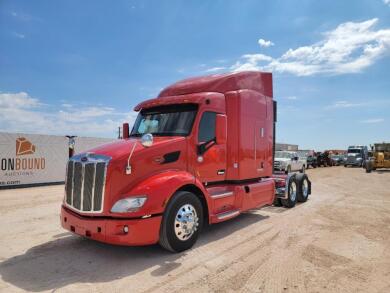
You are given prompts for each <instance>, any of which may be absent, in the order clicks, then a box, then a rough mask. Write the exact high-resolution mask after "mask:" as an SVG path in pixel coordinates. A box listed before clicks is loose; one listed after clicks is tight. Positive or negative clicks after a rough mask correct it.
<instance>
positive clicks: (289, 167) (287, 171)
mask: <svg viewBox="0 0 390 293" xmlns="http://www.w3.org/2000/svg"><path fill="white" fill-rule="evenodd" d="M284 173H286V174H288V173H291V166H290V165H288V166H287V169H286V171H284Z"/></svg>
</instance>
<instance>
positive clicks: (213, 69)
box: [206, 67, 226, 72]
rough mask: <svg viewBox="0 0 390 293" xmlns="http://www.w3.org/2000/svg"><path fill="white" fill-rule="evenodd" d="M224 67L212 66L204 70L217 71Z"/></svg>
mask: <svg viewBox="0 0 390 293" xmlns="http://www.w3.org/2000/svg"><path fill="white" fill-rule="evenodd" d="M224 69H226V67H212V68H209V69H207V70H206V72H217V71H221V70H224Z"/></svg>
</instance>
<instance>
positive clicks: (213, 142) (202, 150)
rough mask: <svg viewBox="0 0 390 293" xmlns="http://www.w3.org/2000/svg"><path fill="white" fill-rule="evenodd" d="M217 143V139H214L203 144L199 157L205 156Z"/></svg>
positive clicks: (199, 148) (199, 150) (200, 146)
mask: <svg viewBox="0 0 390 293" xmlns="http://www.w3.org/2000/svg"><path fill="white" fill-rule="evenodd" d="M216 143H217V140H216V138H213V139H211V140H209V141H206V142H204V143H202V144H199V145H198V155H203V154H204V153H205V152H207V151H208V150H209V149H210V148H211V147H212V146H213V145H215V144H216Z"/></svg>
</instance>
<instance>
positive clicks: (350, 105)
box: [327, 101, 366, 108]
mask: <svg viewBox="0 0 390 293" xmlns="http://www.w3.org/2000/svg"><path fill="white" fill-rule="evenodd" d="M364 105H366V104H364V103H353V102H349V101H336V102H334V103H333V104H332V105H330V106H328V107H327V108H355V107H362V106H364Z"/></svg>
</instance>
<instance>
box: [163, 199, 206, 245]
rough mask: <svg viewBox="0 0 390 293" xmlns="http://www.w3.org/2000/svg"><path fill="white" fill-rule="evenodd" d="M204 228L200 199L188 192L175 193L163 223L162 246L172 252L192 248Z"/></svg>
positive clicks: (166, 210)
mask: <svg viewBox="0 0 390 293" xmlns="http://www.w3.org/2000/svg"><path fill="white" fill-rule="evenodd" d="M202 226H203V208H202V204H201V202H200V200H199V199H198V197H197V196H196V195H195V194H193V193H191V192H187V191H179V192H177V193H175V194H174V195H173V197H172V199H171V200H170V201H169V203H168V205H167V207H166V209H165V212H164V215H163V219H162V222H161V228H160V241H159V242H160V245H161V246H162V247H164V248H165V249H167V250H169V251H172V252H180V251H184V250H187V249H189V248H191V247H192V246H193V245H194V244H195V242H196V240H197V239H198V236H199V232H200V230H201V229H202Z"/></svg>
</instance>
